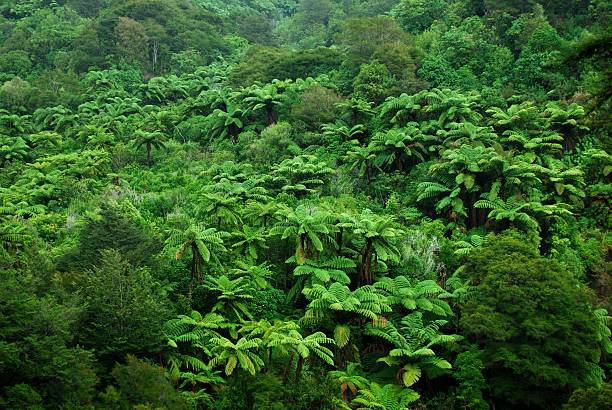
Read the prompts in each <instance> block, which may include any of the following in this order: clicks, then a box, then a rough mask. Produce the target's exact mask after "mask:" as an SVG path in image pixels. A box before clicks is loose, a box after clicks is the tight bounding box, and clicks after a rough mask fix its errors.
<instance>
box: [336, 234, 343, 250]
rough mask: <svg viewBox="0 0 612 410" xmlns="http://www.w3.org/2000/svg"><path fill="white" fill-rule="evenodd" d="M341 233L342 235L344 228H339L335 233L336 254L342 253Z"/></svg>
mask: <svg viewBox="0 0 612 410" xmlns="http://www.w3.org/2000/svg"><path fill="white" fill-rule="evenodd" d="M343 235H344V228H340V230H339V231H338V233H337V234H336V244H337V245H338V256H340V255H341V254H342V242H343V238H342V236H343Z"/></svg>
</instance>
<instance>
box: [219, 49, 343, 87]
mask: <svg viewBox="0 0 612 410" xmlns="http://www.w3.org/2000/svg"><path fill="white" fill-rule="evenodd" d="M341 56H342V54H341V53H340V52H339V51H338V50H335V49H328V48H317V49H315V50H300V51H288V50H285V49H277V48H270V47H253V48H251V49H250V50H249V51H248V52H247V53H246V55H245V56H244V57H243V60H244V61H243V62H242V63H240V64H238V65H237V66H236V67H235V68H234V69H233V70H232V72H231V73H230V79H231V81H232V83H234V84H236V85H243V86H246V85H250V84H252V83H254V82H257V81H260V82H262V83H267V82H270V81H272V80H274V79H278V80H285V79H292V80H294V79H296V78H306V77H316V76H317V75H319V74H323V73H325V72H327V71H329V70H332V69H333V68H335V67H336V66H337V64H338V59H340V58H341Z"/></svg>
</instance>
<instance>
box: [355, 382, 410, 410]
mask: <svg viewBox="0 0 612 410" xmlns="http://www.w3.org/2000/svg"><path fill="white" fill-rule="evenodd" d="M419 397H420V395H419V394H418V393H417V392H415V391H414V390H411V389H406V388H403V387H401V386H397V385H394V384H386V385H384V386H380V385H379V384H377V383H374V382H372V383H370V386H369V387H368V388H366V389H361V390H359V393H358V395H357V397H356V398H355V399H353V403H357V404H358V405H361V406H362V407H358V409H360V410H374V409H377V410H378V409H380V410H408V409H409V405H410V404H411V403H413V402H415V401H417V400H418V399H419Z"/></svg>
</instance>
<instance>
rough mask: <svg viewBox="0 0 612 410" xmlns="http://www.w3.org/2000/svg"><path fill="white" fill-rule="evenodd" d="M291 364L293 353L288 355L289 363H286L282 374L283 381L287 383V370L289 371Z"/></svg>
mask: <svg viewBox="0 0 612 410" xmlns="http://www.w3.org/2000/svg"><path fill="white" fill-rule="evenodd" d="M292 363H293V353H291V354H290V355H289V361H288V362H287V366H286V367H285V371H284V372H283V381H287V377H288V376H289V370H290V369H291V364H292Z"/></svg>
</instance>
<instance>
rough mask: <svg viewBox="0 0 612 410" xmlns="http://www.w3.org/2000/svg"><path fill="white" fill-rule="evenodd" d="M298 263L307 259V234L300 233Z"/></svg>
mask: <svg viewBox="0 0 612 410" xmlns="http://www.w3.org/2000/svg"><path fill="white" fill-rule="evenodd" d="M298 253H299V254H298V263H300V264H302V263H303V261H304V260H305V259H306V234H305V233H303V234H301V235H300V245H299V249H298Z"/></svg>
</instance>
